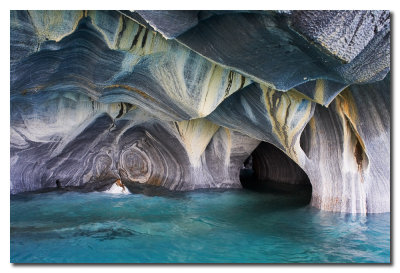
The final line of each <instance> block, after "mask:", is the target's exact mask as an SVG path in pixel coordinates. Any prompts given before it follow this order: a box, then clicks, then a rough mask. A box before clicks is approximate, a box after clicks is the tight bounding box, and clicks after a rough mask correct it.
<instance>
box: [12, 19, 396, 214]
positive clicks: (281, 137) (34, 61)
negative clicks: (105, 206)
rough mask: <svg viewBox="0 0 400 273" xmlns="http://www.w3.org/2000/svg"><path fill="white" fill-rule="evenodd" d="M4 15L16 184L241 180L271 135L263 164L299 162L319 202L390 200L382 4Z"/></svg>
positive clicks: (186, 186)
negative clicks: (8, 28)
mask: <svg viewBox="0 0 400 273" xmlns="http://www.w3.org/2000/svg"><path fill="white" fill-rule="evenodd" d="M10 25H11V63H10V67H11V75H10V81H11V94H10V99H11V129H10V130H11V151H10V153H11V193H12V194H15V193H19V192H25V191H36V190H43V189H52V188H54V189H55V188H72V189H82V190H86V191H90V190H106V189H109V188H110V187H114V186H115V181H120V183H122V185H126V186H127V187H129V186H131V185H135V184H145V185H153V186H161V187H164V188H167V189H170V190H192V189H198V188H240V187H241V184H240V180H239V172H240V168H241V167H242V166H243V162H244V161H245V160H246V159H247V158H248V157H249V155H251V154H252V153H253V151H254V150H255V149H256V147H258V146H259V144H260V143H262V142H266V143H265V144H262V145H260V146H259V147H264V148H260V149H259V148H257V151H256V152H255V156H258V160H257V164H256V166H255V168H256V172H257V173H259V174H263V175H264V176H267V177H269V178H270V179H273V180H275V181H278V182H281V183H290V182H292V183H296V181H297V182H298V181H301V180H303V179H304V173H305V174H306V175H307V176H308V178H309V180H310V182H311V184H312V189H313V191H312V200H311V204H312V205H313V206H315V207H318V208H320V209H323V210H329V211H341V212H361V213H374V212H387V211H389V210H390V73H389V71H390V14H389V13H388V12H387V11H279V12H278V11H11V22H10ZM267 143H269V144H268V145H271V144H272V145H274V146H275V147H276V148H266V147H267V146H268V145H267ZM280 152H282V154H279V153H280ZM283 153H284V154H286V155H287V157H286V156H284V154H283ZM289 158H290V159H291V160H293V161H290V162H289ZM281 166H288V167H287V168H282V167H281ZM297 168H301V169H302V170H303V171H304V173H303V172H300V171H299V170H300V169H297ZM266 170H270V171H269V173H267V172H266ZM117 186H119V185H117Z"/></svg>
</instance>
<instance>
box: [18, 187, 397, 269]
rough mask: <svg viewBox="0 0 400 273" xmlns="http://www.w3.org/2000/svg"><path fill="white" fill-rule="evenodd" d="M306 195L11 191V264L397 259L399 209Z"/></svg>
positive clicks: (373, 260) (242, 191)
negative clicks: (393, 222)
mask: <svg viewBox="0 0 400 273" xmlns="http://www.w3.org/2000/svg"><path fill="white" fill-rule="evenodd" d="M308 198H309V196H306V194H298V193H297V194H288V193H280V194H278V193H274V194H271V193H258V192H251V191H246V190H226V191H194V192H187V193H176V194H174V193H168V194H165V195H159V196H146V195H142V194H132V195H112V194H105V193H73V192H67V193H56V192H52V193H42V194H24V195H17V196H12V197H11V262H13V263H21V262H22V263H23V262H58V263H64V262H73V263H79V262H87V263H93V262H103V263H113V262H119V263H129V262H142V263H149V262H150V263H154V262H167V263H168V262H174V263H179V262H190V263H202V262H206V263H207V262H220V263H221V262H223V263H231V262H234V263H237V262H239V263H291V262H297V263H298V262H302V263H308V262H312V263H325V262H330V263H365V262H367V263H368V262H378V263H388V262H390V214H389V213H385V214H371V215H368V216H365V215H351V214H341V213H331V212H323V211H320V210H317V209H315V208H312V207H309V206H308V205H307V199H308Z"/></svg>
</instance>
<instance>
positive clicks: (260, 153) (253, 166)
mask: <svg viewBox="0 0 400 273" xmlns="http://www.w3.org/2000/svg"><path fill="white" fill-rule="evenodd" d="M240 182H241V184H242V186H243V188H244V189H247V190H252V191H257V192H268V193H274V194H296V195H298V194H300V195H302V196H303V197H304V202H305V203H307V204H308V203H309V202H310V201H311V193H312V186H311V183H310V180H309V178H308V176H307V174H306V173H305V172H304V171H303V170H302V169H301V168H300V167H299V166H298V165H297V164H296V163H295V162H294V161H293V160H292V159H291V158H289V157H288V156H287V155H286V154H285V153H284V152H282V151H281V150H280V149H278V148H277V147H275V146H274V145H272V144H270V143H267V142H261V143H260V144H259V145H258V146H257V148H256V149H255V150H254V151H253V152H252V154H251V155H250V156H249V157H248V158H247V159H246V160H245V161H244V162H243V166H242V168H241V170H240Z"/></svg>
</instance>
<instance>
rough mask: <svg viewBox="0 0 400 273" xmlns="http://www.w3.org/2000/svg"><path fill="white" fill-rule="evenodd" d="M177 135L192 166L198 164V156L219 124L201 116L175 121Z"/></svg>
mask: <svg viewBox="0 0 400 273" xmlns="http://www.w3.org/2000/svg"><path fill="white" fill-rule="evenodd" d="M176 125H177V129H178V132H179V135H180V136H181V139H182V142H183V143H184V145H185V148H186V151H187V153H188V155H189V160H190V162H191V163H192V165H193V166H198V165H199V164H200V156H201V155H202V154H203V152H204V150H205V149H206V147H207V145H208V143H209V142H210V141H211V139H212V137H213V136H214V134H215V133H216V132H217V130H218V129H219V126H218V125H216V124H214V123H212V122H211V121H208V120H206V119H203V118H199V119H192V120H184V121H179V122H176Z"/></svg>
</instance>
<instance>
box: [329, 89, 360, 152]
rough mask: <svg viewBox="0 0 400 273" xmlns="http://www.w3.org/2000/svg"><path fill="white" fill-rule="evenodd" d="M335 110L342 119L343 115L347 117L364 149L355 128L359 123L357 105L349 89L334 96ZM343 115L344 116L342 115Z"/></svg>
mask: <svg viewBox="0 0 400 273" xmlns="http://www.w3.org/2000/svg"><path fill="white" fill-rule="evenodd" d="M335 102H336V111H337V112H338V113H339V115H341V116H342V119H343V120H344V121H343V122H345V117H347V120H348V121H349V122H350V124H351V127H352V130H353V131H354V134H355V136H356V138H357V139H358V141H359V143H360V144H361V147H362V148H363V150H364V151H365V150H366V148H365V144H364V141H363V140H362V138H361V136H360V134H359V132H358V130H357V124H358V123H359V117H358V113H357V105H356V104H355V102H354V98H353V95H352V94H351V92H350V90H349V89H345V90H343V91H342V92H341V93H340V94H339V95H338V96H337V97H336V98H335ZM344 116H345V117H344Z"/></svg>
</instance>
